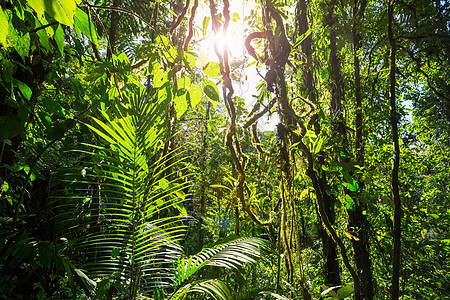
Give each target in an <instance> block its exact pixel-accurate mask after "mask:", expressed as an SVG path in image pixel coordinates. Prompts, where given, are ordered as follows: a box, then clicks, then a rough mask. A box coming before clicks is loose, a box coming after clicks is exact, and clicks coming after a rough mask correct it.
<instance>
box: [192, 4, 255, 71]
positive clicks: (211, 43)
mask: <svg viewBox="0 0 450 300" xmlns="http://www.w3.org/2000/svg"><path fill="white" fill-rule="evenodd" d="M238 2H239V4H238ZM253 5H254V4H253V1H242V2H241V1H233V2H231V7H230V17H231V20H230V22H229V25H228V28H227V31H226V32H224V31H223V28H221V29H220V30H219V32H217V33H214V32H213V31H212V28H211V20H210V11H209V7H207V6H204V7H199V10H198V11H197V17H196V19H197V21H196V23H197V24H202V26H203V28H202V30H201V31H203V36H204V37H203V39H201V40H200V42H199V46H200V57H201V59H200V60H201V65H203V63H202V62H205V63H206V61H209V60H211V61H216V62H218V61H219V58H218V56H217V54H216V51H215V46H216V47H217V50H218V52H219V54H220V55H221V56H222V57H223V56H224V51H225V50H227V51H228V55H229V59H230V61H231V60H232V59H240V58H241V57H243V56H244V54H245V48H244V41H245V31H244V28H245V26H244V25H245V24H244V16H245V12H246V11H247V9H248V8H249V7H253ZM205 22H206V23H208V25H207V26H205ZM198 28H199V29H200V26H199V27H198ZM225 47H226V48H225ZM205 59H206V61H205Z"/></svg>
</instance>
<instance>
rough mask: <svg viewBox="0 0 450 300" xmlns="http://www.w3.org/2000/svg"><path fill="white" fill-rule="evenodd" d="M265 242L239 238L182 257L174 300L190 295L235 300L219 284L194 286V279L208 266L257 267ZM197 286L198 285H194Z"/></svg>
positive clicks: (216, 282) (204, 283)
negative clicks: (198, 293)
mask: <svg viewBox="0 0 450 300" xmlns="http://www.w3.org/2000/svg"><path fill="white" fill-rule="evenodd" d="M267 247H268V243H267V241H266V240H263V239H260V238H253V237H243V238H238V239H235V240H232V241H229V242H226V243H223V244H220V245H217V246H215V247H213V248H206V249H203V250H202V251H201V252H200V253H198V254H196V255H193V256H190V257H188V258H187V257H181V258H180V259H179V261H178V269H177V284H178V287H179V288H178V290H177V291H176V292H175V293H174V294H173V295H172V297H171V298H173V299H182V298H183V297H184V296H185V295H186V294H187V293H193V292H204V293H207V294H209V295H211V296H213V297H214V298H215V299H233V297H231V296H230V295H232V293H231V292H230V289H229V288H228V286H227V285H226V284H225V283H223V282H221V281H218V280H208V281H198V282H197V283H195V284H194V283H192V282H193V277H194V276H195V275H196V274H197V273H199V271H200V270H201V269H202V268H204V267H205V266H213V267H222V268H226V269H237V270H242V269H243V268H244V267H246V266H247V265H249V264H254V263H256V260H257V259H258V258H259V257H261V248H267ZM194 282H195V281H194Z"/></svg>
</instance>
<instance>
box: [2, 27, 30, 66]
mask: <svg viewBox="0 0 450 300" xmlns="http://www.w3.org/2000/svg"><path fill="white" fill-rule="evenodd" d="M12 28H13V29H12V30H11V28H10V31H9V35H8V38H9V40H10V41H11V43H12V44H13V46H14V49H16V51H17V53H19V55H20V57H22V59H23V61H25V58H26V57H27V56H28V54H29V52H30V41H31V40H30V34H29V33H26V34H24V35H23V36H20V35H19V33H18V32H17V31H16V30H15V29H14V27H12Z"/></svg>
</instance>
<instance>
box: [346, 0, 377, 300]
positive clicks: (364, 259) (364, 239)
mask: <svg viewBox="0 0 450 300" xmlns="http://www.w3.org/2000/svg"><path fill="white" fill-rule="evenodd" d="M358 4H359V5H358ZM366 5H367V1H366V0H363V1H361V2H359V3H356V2H355V4H354V6H353V28H352V38H353V64H354V68H355V71H354V72H355V73H354V76H355V78H354V84H355V102H356V118H355V130H356V132H355V156H356V157H355V158H356V162H357V163H358V164H359V165H360V166H364V141H363V108H362V95H361V75H360V64H359V57H358V52H359V50H360V48H361V36H360V34H359V32H358V26H359V24H361V21H362V18H363V16H364V11H365V8H366ZM356 180H357V182H358V185H359V187H360V190H363V189H364V183H363V182H362V181H361V178H356ZM353 199H354V201H355V207H354V208H353V209H348V210H347V214H348V230H349V231H350V232H352V235H354V236H355V237H357V238H358V239H359V240H355V239H352V247H353V252H354V260H355V265H356V268H357V271H358V274H359V276H360V282H361V296H362V297H363V298H365V299H369V300H371V299H373V276H372V269H371V265H372V263H371V259H370V247H369V240H368V236H367V234H366V231H367V226H366V224H367V219H366V217H365V215H363V213H362V212H363V210H364V204H363V203H361V201H359V199H358V196H357V195H356V194H355V197H353Z"/></svg>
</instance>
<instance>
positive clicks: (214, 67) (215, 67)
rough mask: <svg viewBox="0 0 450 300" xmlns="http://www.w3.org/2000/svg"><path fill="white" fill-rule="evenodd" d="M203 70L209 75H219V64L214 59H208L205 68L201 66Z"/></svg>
mask: <svg viewBox="0 0 450 300" xmlns="http://www.w3.org/2000/svg"><path fill="white" fill-rule="evenodd" d="M203 72H204V73H205V74H206V75H208V76H210V77H219V75H220V65H219V64H218V63H216V62H215V61H210V62H209V63H208V64H207V65H206V66H205V68H203Z"/></svg>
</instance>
